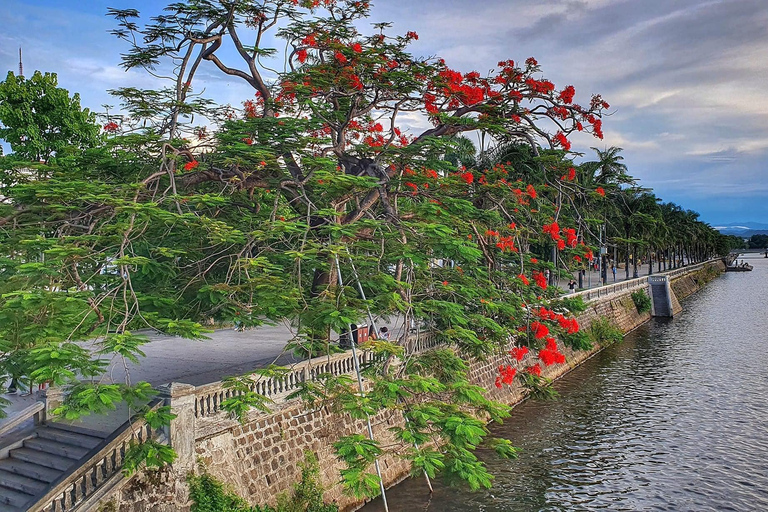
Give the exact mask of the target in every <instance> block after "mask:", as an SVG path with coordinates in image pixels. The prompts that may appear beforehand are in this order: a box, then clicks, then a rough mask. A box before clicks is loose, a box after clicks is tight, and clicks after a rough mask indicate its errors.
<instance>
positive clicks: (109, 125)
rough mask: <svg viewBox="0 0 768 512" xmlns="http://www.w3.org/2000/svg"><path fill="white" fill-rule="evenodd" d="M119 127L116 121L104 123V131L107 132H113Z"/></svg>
mask: <svg viewBox="0 0 768 512" xmlns="http://www.w3.org/2000/svg"><path fill="white" fill-rule="evenodd" d="M119 128H120V127H119V126H118V125H117V123H116V122H114V121H110V122H108V123H107V124H105V125H104V131H105V132H109V133H115V132H116V131H117V130H118V129H119Z"/></svg>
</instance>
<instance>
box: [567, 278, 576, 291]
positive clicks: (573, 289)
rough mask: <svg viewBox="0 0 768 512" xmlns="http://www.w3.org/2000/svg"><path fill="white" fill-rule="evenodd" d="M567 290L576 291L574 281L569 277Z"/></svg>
mask: <svg viewBox="0 0 768 512" xmlns="http://www.w3.org/2000/svg"><path fill="white" fill-rule="evenodd" d="M568 290H569V291H570V293H573V292H575V291H576V281H575V280H573V279H571V280H570V281H568Z"/></svg>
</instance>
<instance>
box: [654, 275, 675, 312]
mask: <svg viewBox="0 0 768 512" xmlns="http://www.w3.org/2000/svg"><path fill="white" fill-rule="evenodd" d="M648 284H650V285H651V304H652V315H653V316H662V317H668V318H672V316H673V312H672V297H671V290H670V287H669V279H667V276H649V277H648Z"/></svg>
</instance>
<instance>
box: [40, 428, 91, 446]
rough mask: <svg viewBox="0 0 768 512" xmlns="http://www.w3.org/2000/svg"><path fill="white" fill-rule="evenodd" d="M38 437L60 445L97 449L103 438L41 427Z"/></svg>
mask: <svg viewBox="0 0 768 512" xmlns="http://www.w3.org/2000/svg"><path fill="white" fill-rule="evenodd" d="M36 432H37V437H40V438H42V439H50V440H52V441H58V442H60V443H67V444H71V445H74V446H80V447H82V448H87V449H89V450H90V449H91V448H95V447H96V446H98V445H99V444H100V443H101V442H102V441H103V438H101V437H96V436H90V435H86V434H79V433H77V432H70V431H68V430H61V429H58V428H51V427H47V426H46V427H44V426H39V427H37V429H36Z"/></svg>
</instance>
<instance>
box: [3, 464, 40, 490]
mask: <svg viewBox="0 0 768 512" xmlns="http://www.w3.org/2000/svg"><path fill="white" fill-rule="evenodd" d="M0 486H4V487H9V488H11V489H15V490H17V491H20V492H25V493H27V494H30V495H32V496H35V495H37V494H41V493H42V491H44V490H45V489H47V488H48V484H47V483H46V482H41V481H40V480H35V479H34V478H29V477H26V476H23V475H18V474H16V473H10V472H8V471H3V470H2V469H0Z"/></svg>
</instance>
